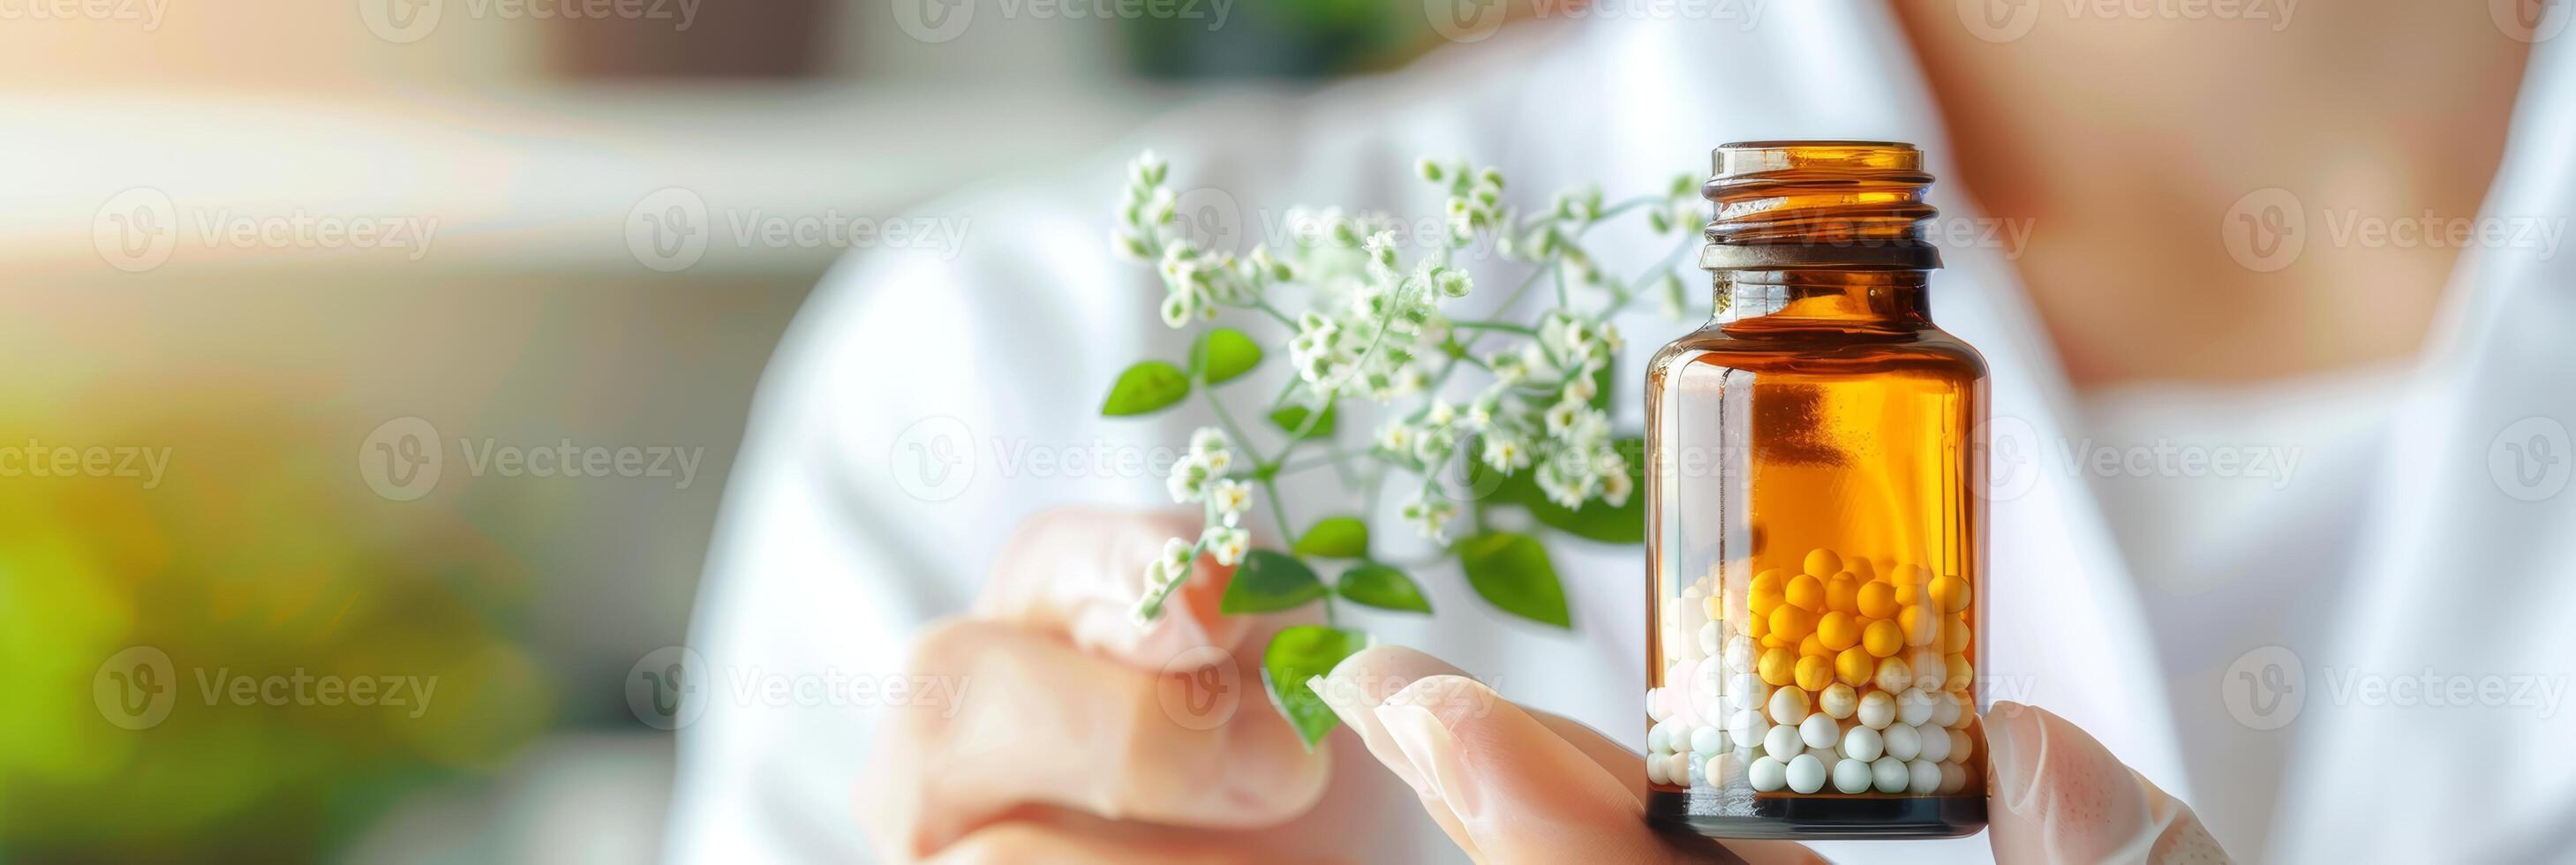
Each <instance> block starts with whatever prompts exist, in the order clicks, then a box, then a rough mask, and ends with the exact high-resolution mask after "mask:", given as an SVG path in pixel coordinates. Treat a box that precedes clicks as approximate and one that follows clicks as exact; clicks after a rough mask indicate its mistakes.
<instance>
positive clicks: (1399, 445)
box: [1377, 420, 1414, 454]
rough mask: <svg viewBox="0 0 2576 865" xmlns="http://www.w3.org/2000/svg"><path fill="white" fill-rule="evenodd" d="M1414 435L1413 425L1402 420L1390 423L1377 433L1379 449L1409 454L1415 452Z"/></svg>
mask: <svg viewBox="0 0 2576 865" xmlns="http://www.w3.org/2000/svg"><path fill="white" fill-rule="evenodd" d="M1413 434H1414V431H1413V425H1412V424H1408V423H1405V422H1403V421H1400V420H1398V421H1388V422H1387V424H1386V426H1385V427H1384V428H1382V429H1379V430H1378V431H1377V443H1378V446H1379V447H1383V448H1386V449H1387V450H1390V451H1394V452H1396V453H1400V454H1409V453H1412V452H1413Z"/></svg>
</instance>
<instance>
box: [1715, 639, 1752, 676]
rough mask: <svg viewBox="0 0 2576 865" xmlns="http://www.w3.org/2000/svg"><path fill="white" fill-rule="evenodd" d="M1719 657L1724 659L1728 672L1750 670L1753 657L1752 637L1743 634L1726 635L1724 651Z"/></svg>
mask: <svg viewBox="0 0 2576 865" xmlns="http://www.w3.org/2000/svg"><path fill="white" fill-rule="evenodd" d="M1720 657H1721V658H1723V659H1724V661H1725V663H1726V671H1727V672H1729V673H1742V672H1746V671H1749V670H1752V669H1753V658H1754V651H1753V638H1752V637H1747V636H1745V635H1743V634H1737V635H1735V636H1732V637H1728V638H1727V639H1726V652H1725V653H1724V654H1723V655H1721V656H1720Z"/></svg>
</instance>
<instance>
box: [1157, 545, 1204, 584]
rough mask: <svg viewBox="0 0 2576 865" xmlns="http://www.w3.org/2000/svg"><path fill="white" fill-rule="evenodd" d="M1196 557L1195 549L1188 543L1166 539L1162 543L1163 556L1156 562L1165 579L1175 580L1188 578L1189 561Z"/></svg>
mask: <svg viewBox="0 0 2576 865" xmlns="http://www.w3.org/2000/svg"><path fill="white" fill-rule="evenodd" d="M1197 556H1198V549H1197V547H1196V546H1195V545H1192V544H1191V543H1190V542H1189V541H1187V540H1183V539H1181V538H1167V539H1165V540H1164V541H1163V555H1162V557H1161V558H1160V559H1158V560H1157V561H1158V562H1159V563H1160V564H1161V565H1162V566H1163V574H1164V576H1165V577H1167V578H1169V579H1175V580H1177V579H1182V578H1185V577H1188V576H1189V573H1190V560H1191V559H1193V558H1196V557H1197Z"/></svg>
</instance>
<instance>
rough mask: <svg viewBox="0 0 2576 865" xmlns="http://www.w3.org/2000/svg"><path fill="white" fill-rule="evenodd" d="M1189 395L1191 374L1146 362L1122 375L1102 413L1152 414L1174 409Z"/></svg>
mask: <svg viewBox="0 0 2576 865" xmlns="http://www.w3.org/2000/svg"><path fill="white" fill-rule="evenodd" d="M1189 395H1190V376H1189V373H1185V372H1182V371H1181V368H1180V367H1177V366H1173V365H1171V364H1168V363H1164V362H1162V361H1159V360H1149V361H1144V362H1142V363H1138V364H1136V365H1135V366H1131V367H1128V368H1127V371H1126V372H1122V373H1119V374H1118V383H1117V384H1116V385H1113V386H1111V387H1110V388H1109V400H1108V401H1107V402H1104V403H1102V404H1101V405H1100V413H1101V414H1102V415H1104V416H1107V417H1127V416H1130V415H1140V414H1148V413H1152V412H1157V411H1161V410H1163V409H1167V408H1171V407H1172V405H1173V404H1174V403H1178V402H1180V401H1181V400H1182V399H1185V398H1187V397H1188V396H1189Z"/></svg>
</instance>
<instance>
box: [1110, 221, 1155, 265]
mask: <svg viewBox="0 0 2576 865" xmlns="http://www.w3.org/2000/svg"><path fill="white" fill-rule="evenodd" d="M1109 251H1110V252H1113V253H1116V254H1117V256H1118V257H1119V258H1123V259H1126V260H1128V261H1145V260H1147V251H1146V249H1145V239H1144V238H1141V237H1137V236H1136V235H1135V234H1133V233H1131V232H1129V231H1127V230H1126V229H1123V228H1122V229H1119V230H1117V231H1113V232H1110V233H1109Z"/></svg>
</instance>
